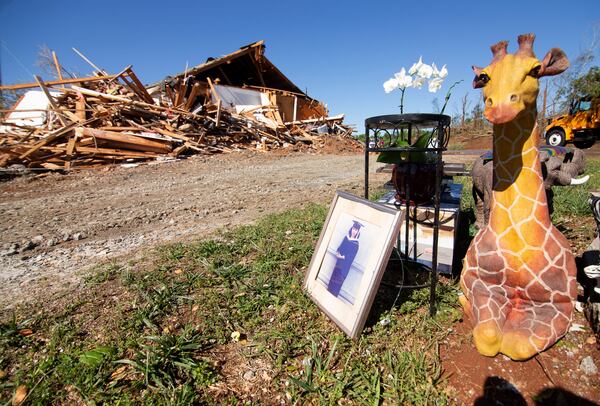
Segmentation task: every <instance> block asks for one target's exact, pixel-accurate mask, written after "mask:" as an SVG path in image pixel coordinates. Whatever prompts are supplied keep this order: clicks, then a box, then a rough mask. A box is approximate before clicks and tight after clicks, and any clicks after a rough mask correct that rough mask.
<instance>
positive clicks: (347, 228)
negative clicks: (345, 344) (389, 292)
mask: <svg viewBox="0 0 600 406" xmlns="http://www.w3.org/2000/svg"><path fill="white" fill-rule="evenodd" d="M402 217H403V212H402V211H400V210H396V209H394V208H390V207H386V206H383V205H380V204H377V203H374V202H370V201H368V200H365V199H361V198H359V197H356V196H353V195H350V194H348V193H344V192H339V191H338V192H336V195H335V197H334V198H333V202H332V203H331V207H330V208H329V214H328V215H327V219H326V220H325V224H324V225H323V230H322V231H321V236H320V237H319V241H318V243H317V246H316V247H315V251H314V253H313V256H312V259H311V261H310V265H309V267H308V270H307V272H306V277H305V280H304V288H305V289H306V292H307V293H308V295H309V296H310V297H311V299H312V300H313V301H314V302H315V303H316V304H317V306H319V308H321V310H323V312H325V314H327V316H329V318H331V319H332V320H333V321H334V322H335V323H336V324H337V325H338V326H339V327H340V328H341V329H342V330H343V331H344V332H345V333H346V334H348V335H349V336H350V337H351V338H353V339H355V338H357V337H358V336H359V335H360V332H361V331H362V329H363V327H364V324H365V321H366V319H367V316H368V315H369V311H370V309H371V305H372V304H373V299H374V298H375V294H376V293H377V289H378V288H379V282H380V281H381V277H382V276H383V272H384V271H385V267H386V265H387V262H388V259H389V257H390V254H391V251H392V248H393V247H394V242H395V241H396V237H397V235H398V232H399V230H400V225H401V222H402Z"/></svg>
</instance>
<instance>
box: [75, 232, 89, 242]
mask: <svg viewBox="0 0 600 406" xmlns="http://www.w3.org/2000/svg"><path fill="white" fill-rule="evenodd" d="M86 237H87V236H86V235H85V233H75V234H73V239H74V240H75V241H79V240H83V239H84V238H86Z"/></svg>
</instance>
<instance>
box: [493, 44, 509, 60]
mask: <svg viewBox="0 0 600 406" xmlns="http://www.w3.org/2000/svg"><path fill="white" fill-rule="evenodd" d="M506 47H508V41H500V42H498V43H497V44H494V45H492V46H491V47H490V49H491V50H492V54H493V55H494V58H493V59H492V63H494V62H497V61H499V60H500V59H502V58H504V55H506Z"/></svg>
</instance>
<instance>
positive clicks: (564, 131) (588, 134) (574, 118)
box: [545, 98, 600, 148]
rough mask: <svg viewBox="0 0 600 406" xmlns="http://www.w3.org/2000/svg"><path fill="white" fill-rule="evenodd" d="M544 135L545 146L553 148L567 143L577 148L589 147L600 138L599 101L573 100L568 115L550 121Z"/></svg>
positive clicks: (588, 99)
mask: <svg viewBox="0 0 600 406" xmlns="http://www.w3.org/2000/svg"><path fill="white" fill-rule="evenodd" d="M545 134H546V144H548V145H552V146H554V147H556V146H563V145H565V144H566V143H568V142H572V143H573V144H574V145H575V146H576V147H577V148H589V147H591V146H592V145H594V142H596V139H597V138H598V137H600V99H590V98H582V99H578V100H574V101H573V103H571V108H570V109H569V114H565V115H562V116H558V117H555V118H553V119H551V120H550V122H549V123H548V125H547V126H546V129H545Z"/></svg>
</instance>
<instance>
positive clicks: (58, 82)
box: [0, 75, 115, 90]
mask: <svg viewBox="0 0 600 406" xmlns="http://www.w3.org/2000/svg"><path fill="white" fill-rule="evenodd" d="M114 77H115V75H106V76H91V77H85V78H72V79H62V80H52V81H48V82H44V84H45V85H46V86H55V85H69V84H73V83H84V82H100V81H103V80H110V79H113V78H114ZM38 86H39V85H38V84H37V83H19V84H16V85H6V86H0V90H19V89H31V88H33V87H38Z"/></svg>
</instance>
